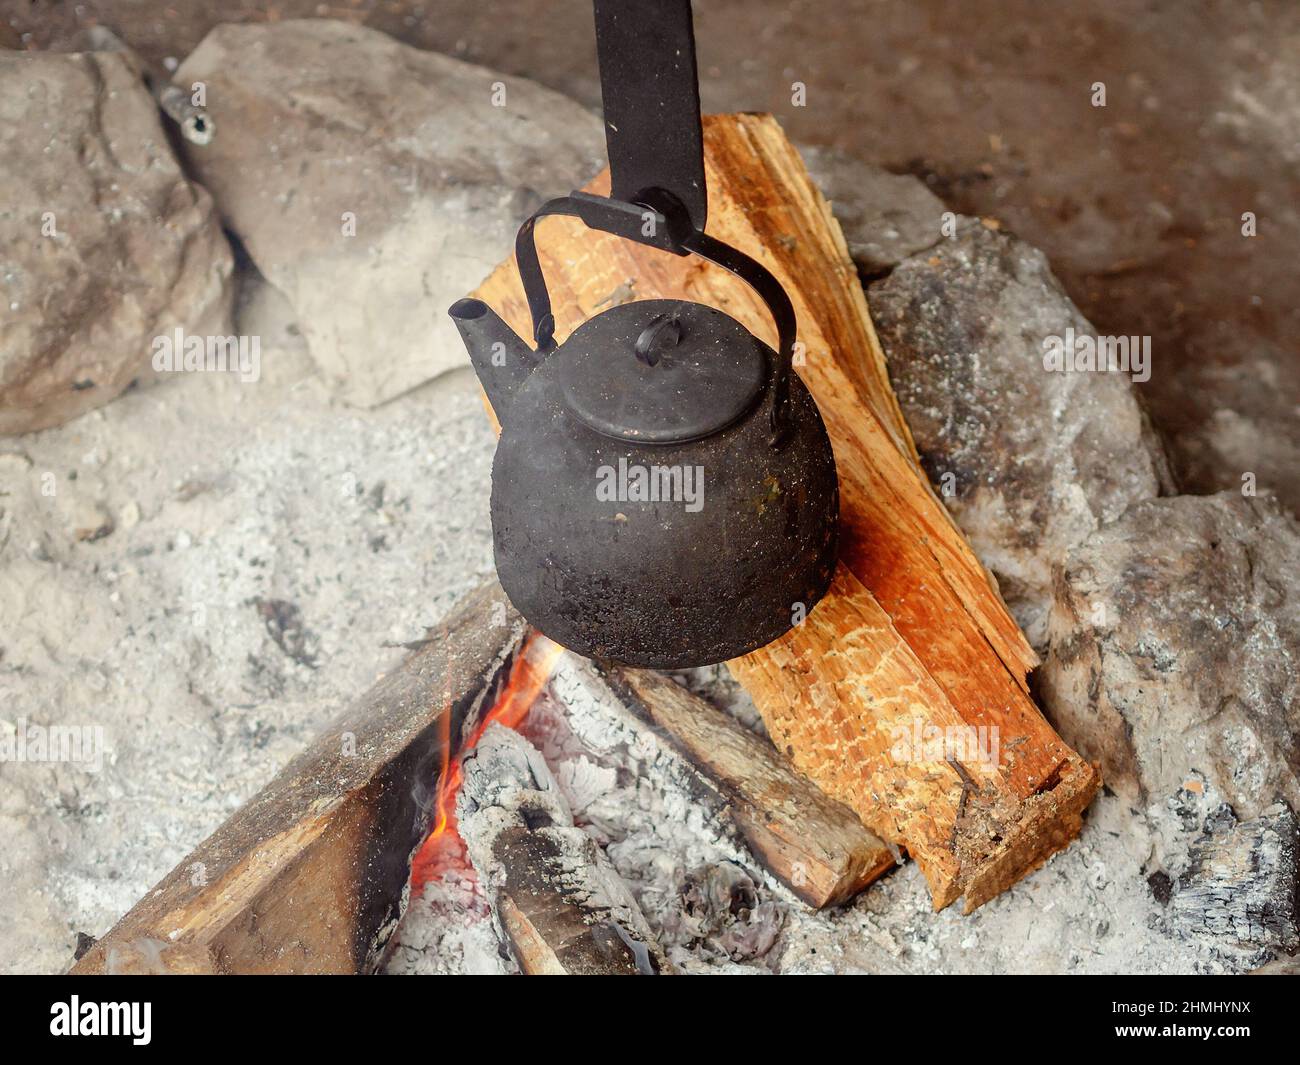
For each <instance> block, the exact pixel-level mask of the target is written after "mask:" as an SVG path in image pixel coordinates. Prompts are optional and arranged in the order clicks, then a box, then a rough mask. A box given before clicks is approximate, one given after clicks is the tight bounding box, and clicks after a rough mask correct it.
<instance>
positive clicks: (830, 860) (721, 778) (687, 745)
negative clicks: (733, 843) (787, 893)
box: [602, 666, 895, 908]
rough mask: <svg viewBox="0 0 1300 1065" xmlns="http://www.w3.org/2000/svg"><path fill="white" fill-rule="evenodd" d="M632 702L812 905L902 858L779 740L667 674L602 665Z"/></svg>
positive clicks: (853, 889) (724, 813)
mask: <svg viewBox="0 0 1300 1065" xmlns="http://www.w3.org/2000/svg"><path fill="white" fill-rule="evenodd" d="M602 673H603V675H604V677H605V679H606V680H607V681H608V683H609V684H610V687H611V688H612V690H613V691H614V692H615V693H616V694H617V695H618V697H619V698H620V699H621V700H622V701H623V703H624V704H625V705H626V706H627V707H628V709H629V710H630V711H631V712H632V713H634V714H636V715H637V716H639V717H640V718H641V719H642V720H644V721H645V722H647V723H648V724H649V725H651V726H653V727H654V729H655V730H656V732H657V733H658V734H659V735H660V736H661V737H662V738H664V739H666V740H667V741H668V743H669V744H670V745H671V747H672V748H673V749H674V750H675V751H677V753H678V754H680V755H681V756H682V757H683V758H685V759H686V761H687V762H689V763H690V764H691V765H692V766H693V767H694V768H695V769H696V770H697V771H698V772H699V773H700V774H701V776H702V777H703V778H704V779H705V780H706V781H707V782H708V783H709V784H710V785H711V787H712V789H714V791H715V792H716V794H717V796H718V797H719V800H720V801H719V802H718V803H717V804H716V807H717V808H716V816H718V817H719V818H722V819H725V820H729V821H731V822H732V823H733V824H734V825H735V826H736V829H737V831H738V834H739V835H740V836H741V837H742V838H743V839H744V841H745V843H746V844H747V845H748V847H749V849H750V851H751V852H752V853H753V855H754V857H755V858H757V859H758V861H759V862H761V863H762V864H763V865H764V866H765V867H766V868H767V869H768V870H769V871H770V872H771V873H772V874H773V875H775V876H776V877H777V878H778V879H779V880H781V881H782V882H783V883H785V884H786V885H787V886H788V887H789V888H790V890H791V891H793V892H794V893H795V894H796V895H798V896H799V897H800V898H801V899H803V900H804V901H805V902H806V903H808V904H809V905H810V906H815V907H818V908H820V907H823V906H833V905H836V904H838V903H841V902H845V901H847V900H848V899H850V898H852V897H853V896H854V895H856V894H857V893H858V892H859V891H861V890H862V889H863V888H864V887H866V886H867V885H868V884H869V883H871V881H873V880H875V879H876V878H877V877H878V876H880V875H881V874H882V873H884V872H885V871H886V870H888V869H890V868H892V867H893V865H894V857H895V855H894V852H892V851H891V850H890V849H889V847H888V846H887V845H886V844H885V842H884V841H883V840H881V839H880V837H879V836H877V835H876V834H875V833H874V832H871V831H870V830H868V829H867V828H866V827H865V826H864V825H863V824H862V822H861V821H859V820H858V818H857V817H856V815H854V813H853V812H852V811H851V810H849V809H848V807H846V806H844V805H842V804H841V803H838V802H835V801H834V800H832V799H829V798H827V797H826V795H824V794H823V793H822V792H821V791H820V790H819V789H818V788H817V787H816V786H815V785H813V784H812V783H811V782H810V781H809V780H808V779H807V778H806V777H803V776H801V775H800V774H799V773H796V772H795V771H794V769H793V768H792V767H791V765H790V764H789V763H788V762H787V761H786V760H785V759H784V758H783V757H782V756H781V754H780V752H778V751H777V750H776V748H775V747H773V746H772V744H771V743H769V742H767V741H766V740H764V739H762V738H760V737H759V736H756V735H754V733H752V732H751V731H749V729H747V728H745V727H744V726H743V725H741V724H740V723H739V722H738V721H736V719H735V718H733V717H732V716H731V715H729V714H726V713H723V712H722V711H721V710H719V709H717V708H716V707H714V706H711V705H710V704H709V703H707V702H705V701H704V700H703V699H701V698H699V696H697V695H693V694H692V693H691V692H689V691H687V690H686V689H685V688H683V687H682V686H681V685H680V684H677V683H675V682H674V681H672V680H670V679H669V678H668V677H666V676H664V675H663V674H662V673H656V672H654V671H652V670H648V669H628V668H624V667H618V666H613V667H608V668H606V669H604V670H603V671H602Z"/></svg>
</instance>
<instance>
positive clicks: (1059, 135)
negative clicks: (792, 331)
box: [0, 0, 1300, 509]
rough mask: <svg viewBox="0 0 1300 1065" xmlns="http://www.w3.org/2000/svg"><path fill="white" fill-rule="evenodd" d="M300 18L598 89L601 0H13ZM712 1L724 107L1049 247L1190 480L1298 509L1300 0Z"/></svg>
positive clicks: (707, 77)
mask: <svg viewBox="0 0 1300 1065" xmlns="http://www.w3.org/2000/svg"><path fill="white" fill-rule="evenodd" d="M302 17H328V18H340V19H349V20H353V21H355V22H358V23H362V24H365V25H367V26H370V27H373V28H375V29H379V30H382V31H384V32H386V33H388V34H391V35H392V36H394V37H397V38H399V39H401V40H403V41H406V42H408V43H410V44H414V45H417V46H419V47H422V48H430V49H435V50H438V51H442V52H447V53H450V54H453V55H457V56H460V57H462V58H464V59H468V60H472V61H475V62H482V63H486V64H488V65H490V66H493V67H496V68H498V69H499V70H501V71H503V72H505V73H507V74H521V75H527V76H528V77H531V78H534V79H535V80H537V81H540V82H542V83H543V84H546V85H549V86H551V87H553V88H556V89H559V90H561V91H564V92H567V93H569V94H571V95H572V96H574V97H576V98H577V99H579V100H580V101H582V102H583V103H585V104H588V105H589V106H592V107H597V106H598V105H599V102H600V93H599V84H598V81H597V74H596V62H595V42H594V37H593V30H592V17H591V10H590V6H589V5H588V4H587V3H586V2H585V0H426V2H424V3H415V2H410V0H354V2H348V0H336V2H335V3H333V4H321V3H315V2H311V0H287V2H276V3H252V2H246V0H234V2H230V3H216V2H210V0H209V2H204V0H171V2H141V0H99V2H94V0H87V2H83V3H78V4H72V3H58V2H49V0H0V18H4V19H5V20H7V21H8V23H9V25H10V27H11V28H12V29H13V30H14V31H16V33H17V34H19V35H20V38H19V39H20V41H21V44H22V45H23V46H25V47H27V48H56V49H57V48H65V47H67V46H68V42H70V41H71V40H72V39H73V36H74V34H75V32H76V31H77V30H78V29H79V28H80V27H82V26H85V25H88V24H90V23H92V22H101V23H103V24H106V25H108V26H110V27H111V28H112V29H114V30H115V31H116V32H117V33H118V34H119V35H120V36H121V37H122V38H123V39H125V40H126V41H127V42H128V43H130V44H132V45H133V46H135V47H136V48H137V49H138V50H139V51H140V52H141V53H142V54H143V55H144V56H145V57H146V58H148V59H150V60H152V61H154V62H161V61H162V59H163V58H164V57H167V56H173V57H176V58H177V59H180V58H183V57H184V56H185V55H186V54H187V53H188V52H189V51H190V50H191V49H192V48H193V47H194V46H195V45H196V44H197V43H198V42H199V40H200V39H201V38H202V37H203V35H204V33H205V32H206V31H207V30H208V28H209V27H211V26H212V25H214V24H215V23H217V22H223V21H262V20H269V19H286V18H302ZM695 20H696V36H697V41H698V51H699V60H700V77H701V82H702V90H703V99H704V106H705V109H706V110H709V111H724V110H770V111H772V112H774V113H775V114H776V115H778V116H779V117H780V119H781V121H782V122H783V123H784V124H785V126H786V128H787V129H788V130H789V132H790V134H791V136H792V137H793V138H794V139H795V140H796V141H797V142H800V143H805V144H817V145H826V146H832V147H835V148H837V149H840V150H842V151H843V152H845V153H847V154H850V155H852V156H854V157H856V158H859V159H862V160H864V161H868V162H872V163H876V164H879V165H882V166H884V167H886V168H887V169H889V170H893V171H896V172H900V173H903V172H905V173H912V174H916V175H918V176H920V177H922V178H923V179H924V180H926V181H927V182H928V183H929V185H930V187H931V188H932V189H933V191H934V192H936V193H937V194H938V195H940V196H941V197H943V198H944V199H945V200H947V201H948V203H949V204H950V205H951V206H952V207H954V208H955V209H956V210H959V211H963V212H967V213H972V214H980V215H985V216H992V217H995V218H997V219H998V220H1000V221H1001V222H1002V224H1003V225H1004V227H1006V228H1008V229H1010V230H1012V231H1014V232H1016V233H1018V234H1019V235H1020V236H1022V237H1024V238H1026V239H1027V240H1029V241H1030V242H1032V243H1034V244H1037V245H1038V246H1040V247H1041V248H1043V249H1044V250H1045V251H1046V252H1047V253H1048V255H1049V256H1050V258H1051V260H1052V263H1053V266H1054V268H1055V269H1056V271H1057V273H1058V274H1059V275H1060V277H1061V278H1062V280H1063V281H1064V283H1065V285H1066V288H1067V289H1068V291H1069V292H1070V294H1071V296H1072V297H1073V298H1074V300H1075V301H1076V302H1077V303H1078V304H1079V305H1080V307H1081V308H1082V309H1083V311H1084V312H1085V313H1086V314H1087V315H1088V317H1089V318H1090V319H1091V320H1092V322H1093V323H1094V325H1095V326H1096V327H1097V330H1098V331H1099V332H1100V333H1102V334H1126V335H1132V334H1138V335H1142V334H1149V335H1151V336H1152V338H1153V341H1152V346H1153V357H1152V376H1151V380H1150V381H1149V382H1148V383H1147V384H1145V385H1144V386H1142V392H1143V396H1144V398H1145V400H1146V402H1147V405H1148V407H1149V409H1150V411H1151V413H1152V416H1153V418H1154V420H1155V422H1156V424H1157V426H1158V427H1159V428H1160V430H1161V431H1162V433H1163V435H1164V436H1165V439H1166V441H1167V443H1168V444H1169V445H1170V451H1171V457H1172V458H1173V460H1174V466H1175V470H1176V472H1177V474H1178V476H1179V478H1180V480H1181V482H1182V485H1183V487H1184V489H1185V490H1187V491H1191V492H1208V491H1214V490H1216V489H1219V488H1239V487H1240V485H1241V475H1242V473H1243V472H1246V471H1249V472H1253V473H1254V474H1255V475H1256V476H1257V478H1258V481H1259V485H1260V488H1261V490H1262V489H1266V488H1272V489H1275V490H1277V491H1278V492H1279V493H1280V494H1281V495H1282V496H1283V498H1284V499H1285V500H1286V501H1287V502H1288V503H1289V504H1290V506H1291V507H1292V508H1293V509H1295V508H1298V507H1300V414H1298V411H1300V357H1298V356H1297V344H1296V341H1295V337H1296V335H1297V324H1298V322H1300V281H1298V280H1297V271H1296V269H1295V262H1296V255H1297V248H1300V210H1298V209H1297V192H1298V191H1300V181H1298V177H1300V173H1298V172H1300V4H1297V3H1294V2H1291V0H1260V2H1254V3H1251V2H1246V0H1227V2H1194V0H1159V2H1157V0H1146V2H1142V0H1093V2H1083V0H1078V2H1064V0H980V2H972V0H949V2H945V0H789V2H787V0H771V2H760V0H696V5H695ZM796 80H798V81H802V82H804V83H805V84H806V85H807V106H806V107H802V108H797V107H794V106H792V105H791V88H790V86H791V82H793V81H796ZM1098 81H1100V82H1104V83H1105V85H1106V95H1107V106H1106V107H1105V108H1094V107H1093V106H1092V105H1091V102H1090V97H1091V93H1092V88H1091V87H1092V85H1093V83H1094V82H1098ZM1244 211H1253V212H1255V214H1256V215H1257V217H1258V223H1257V224H1258V232H1259V236H1258V237H1256V238H1254V239H1247V238H1245V237H1243V236H1242V234H1241V224H1242V223H1241V215H1242V213H1243V212H1244Z"/></svg>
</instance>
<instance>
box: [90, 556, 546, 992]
mask: <svg viewBox="0 0 1300 1065" xmlns="http://www.w3.org/2000/svg"><path fill="white" fill-rule="evenodd" d="M524 631H525V626H524V623H523V621H522V619H521V618H520V617H519V616H518V614H516V613H515V612H514V610H513V609H512V608H511V607H510V606H509V604H508V603H507V601H506V599H505V596H504V594H503V593H502V591H501V588H500V586H499V585H497V584H496V583H495V582H493V583H492V584H490V585H486V586H484V587H483V588H480V589H479V590H478V591H476V592H475V593H473V594H472V595H470V596H469V597H467V598H466V599H465V600H463V601H462V602H461V603H460V604H459V605H458V606H457V607H456V609H455V610H453V611H452V613H451V614H450V615H449V616H448V617H447V618H446V620H445V621H444V622H443V623H442V625H441V626H440V627H439V630H438V631H437V632H433V633H431V634H430V638H429V640H428V641H427V642H426V643H425V645H424V646H423V647H421V648H420V649H418V650H416V651H415V652H414V653H413V654H411V655H410V656H409V657H408V658H407V659H406V660H405V661H404V662H403V663H402V664H401V666H399V667H398V668H397V669H396V670H394V671H393V672H392V673H390V674H389V675H387V676H386V677H384V678H383V679H382V680H380V681H379V683H377V684H376V685H375V686H374V687H373V688H372V689H371V690H370V691H369V692H367V693H366V694H365V695H364V696H363V697H362V698H361V699H359V700H358V701H357V702H356V703H355V704H353V705H352V706H351V707H350V708H349V709H348V710H346V711H345V712H344V713H343V714H342V715H341V716H340V717H339V718H338V719H337V720H336V721H335V722H334V723H333V724H332V725H330V726H329V728H327V729H326V730H325V731H324V732H323V733H322V734H321V736H320V737H319V738H318V739H317V740H316V741H315V742H314V743H313V744H312V745H311V746H310V747H309V748H308V749H307V750H305V751H304V752H303V753H302V754H300V755H299V756H298V757H297V758H295V759H294V760H293V761H292V762H290V763H289V765H288V766H286V767H285V769H284V770H282V771H281V772H280V773H279V775H278V776H276V777H275V779H274V780H272V781H271V782H270V783H269V784H268V785H267V786H266V787H265V788H263V789H262V790H261V791H260V792H259V793H258V794H257V795H256V796H255V797H254V798H253V799H252V800H251V801H249V802H248V803H246V804H245V805H244V806H242V807H241V808H240V809H239V811H238V812H237V813H235V814H234V815H233V816H232V817H231V818H230V819H229V820H228V821H226V822H225V823H224V824H223V825H222V826H221V827H220V828H218V829H217V830H216V832H214V833H213V834H212V835H211V836H209V837H208V838H207V839H206V840H205V841H204V842H203V843H201V844H199V846H198V847H197V848H195V850H194V851H192V852H191V853H190V855H189V856H188V857H186V858H185V859H184V860H183V861H182V862H181V863H180V865H178V866H177V867H176V868H175V869H174V870H172V872H171V873H169V874H168V875H167V876H166V877H165V878H164V879H163V880H162V881H161V882H160V883H159V884H158V885H157V886H156V887H155V888H154V889H153V890H152V891H150V892H149V893H148V894H147V895H146V896H145V897H144V898H143V899H142V900H141V901H140V902H139V903H138V904H137V905H136V906H135V907H134V908H133V909H132V910H131V911H130V912H129V913H127V914H126V916H124V917H123V918H122V919H121V920H120V921H119V922H118V923H117V925H115V926H114V927H113V929H112V930H111V931H110V932H109V933H108V934H107V935H106V936H105V937H104V938H103V939H101V940H100V941H99V942H98V943H96V944H95V945H94V946H93V947H91V949H90V950H89V951H88V952H87V953H86V954H85V955H84V956H83V957H82V958H81V960H80V961H78V962H77V963H76V964H75V965H74V966H73V967H72V970H71V971H72V972H73V973H80V974H98V973H112V972H162V973H191V972H198V973H362V972H371V971H373V969H374V968H375V966H376V964H377V963H378V961H379V958H380V954H381V951H382V947H383V943H384V940H385V938H386V935H387V933H388V932H389V931H391V928H392V926H393V924H394V923H395V918H396V916H397V910H398V908H399V905H400V903H401V900H402V896H403V891H404V889H405V887H406V883H407V876H408V873H409V864H410V858H411V853H412V851H413V850H414V849H415V847H416V846H417V845H418V844H419V843H420V841H421V840H422V839H423V837H424V834H425V832H426V831H427V830H428V825H429V814H430V804H431V802H432V797H433V789H434V787H435V786H436V784H437V776H438V769H439V765H440V761H441V758H442V754H443V751H444V750H445V749H446V744H447V743H448V741H449V738H450V737H451V736H453V735H456V734H458V732H459V729H460V724H461V722H463V720H465V719H466V717H468V716H471V715H475V714H477V713H478V712H479V708H480V704H481V702H482V701H483V700H484V699H487V698H490V697H492V694H493V689H494V685H495V683H496V682H497V681H498V679H499V678H500V677H501V676H502V675H503V673H504V672H505V671H506V669H507V666H508V663H509V660H510V658H511V656H512V655H513V653H514V652H515V650H516V649H517V648H518V647H519V645H520V642H521V641H522V639H523V635H524Z"/></svg>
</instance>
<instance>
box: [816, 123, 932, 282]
mask: <svg viewBox="0 0 1300 1065" xmlns="http://www.w3.org/2000/svg"><path fill="white" fill-rule="evenodd" d="M799 152H800V154H801V155H802V156H803V159H804V163H805V164H806V165H807V167H808V173H809V174H810V175H811V176H812V179H813V181H815V182H816V183H817V187H818V188H819V189H821V191H822V195H823V196H825V197H826V198H827V199H828V200H830V203H831V209H832V211H833V212H834V214H835V220H836V221H837V222H839V224H840V228H841V229H843V230H844V240H845V243H847V244H848V247H849V254H850V255H851V256H852V257H853V261H854V262H855V263H856V264H857V267H858V269H859V270H860V271H861V273H862V274H863V276H864V277H878V276H880V275H881V274H884V273H887V272H888V271H890V270H892V269H893V268H894V267H895V266H897V265H898V264H899V263H901V262H902V261H903V260H904V259H906V258H907V257H908V256H910V255H915V254H916V253H917V252H920V251H924V250H925V249H927V248H932V247H934V245H936V244H937V243H939V241H940V240H942V239H943V229H942V226H943V221H944V214H945V212H947V210H948V208H947V207H945V206H944V203H943V201H942V200H941V199H939V197H937V196H936V195H935V194H934V193H932V192H931V191H930V190H929V189H927V188H926V187H925V185H924V184H922V183H921V182H920V181H918V180H917V179H916V178H914V177H911V176H909V175H906V174H891V173H889V171H887V170H881V169H880V168H879V167H874V166H866V165H864V164H863V163H861V162H859V161H858V160H857V159H853V158H851V157H849V156H847V155H844V154H842V153H840V152H837V151H833V150H831V149H827V148H816V147H809V148H800V149H799Z"/></svg>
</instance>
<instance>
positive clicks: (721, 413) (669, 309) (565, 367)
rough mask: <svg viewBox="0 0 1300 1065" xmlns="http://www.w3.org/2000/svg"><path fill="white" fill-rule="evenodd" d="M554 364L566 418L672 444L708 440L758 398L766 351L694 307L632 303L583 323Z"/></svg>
mask: <svg viewBox="0 0 1300 1065" xmlns="http://www.w3.org/2000/svg"><path fill="white" fill-rule="evenodd" d="M559 354H560V355H561V358H560V359H559V360H558V361H559V367H558V378H559V384H560V387H561V390H562V391H563V394H564V397H565V400H566V402H567V403H568V406H569V409H570V410H571V411H572V413H573V415H574V416H575V417H576V418H577V419H578V420H579V421H581V422H582V423H583V424H585V425H587V426H588V427H589V428H591V429H594V430H595V431H596V432H598V433H600V434H602V435H603V436H609V437H613V438H615V439H618V440H636V441H639V442H641V443H648V444H673V443H685V442H687V441H690V440H698V439H700V438H701V437H705V436H710V435H712V434H713V433H716V432H718V431H720V430H722V429H725V428H726V427H727V426H729V425H731V424H732V423H733V422H735V421H737V420H738V419H739V418H741V417H742V416H743V415H745V414H746V413H748V411H749V410H750V409H751V408H752V407H753V406H754V404H755V403H756V402H757V401H758V398H759V397H760V396H761V395H762V393H763V389H764V386H765V384H766V381H767V374H768V354H767V349H766V347H765V346H764V345H763V344H762V343H761V342H760V341H759V340H758V339H757V338H756V337H754V336H753V335H752V334H751V333H750V332H749V330H747V329H746V328H745V327H744V326H742V325H741V324H740V323H739V322H737V321H736V320H735V319H734V318H732V317H731V316H730V315H726V314H723V313H722V312H721V311H719V310H715V309H714V308H712V307H708V306H705V305H704V304H700V303H688V302H684V301H681V300H638V301H636V302H634V303H625V304H622V305H620V306H618V307H612V308H610V309H609V310H607V311H604V312H602V313H601V314H599V315H597V316H596V317H595V318H592V319H590V320H589V321H586V322H584V323H583V324H582V325H580V326H579V327H578V328H577V329H575V330H574V331H573V333H572V334H571V335H570V336H569V338H568V339H567V340H566V341H565V342H564V345H563V348H562V351H561V352H560V353H559Z"/></svg>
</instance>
